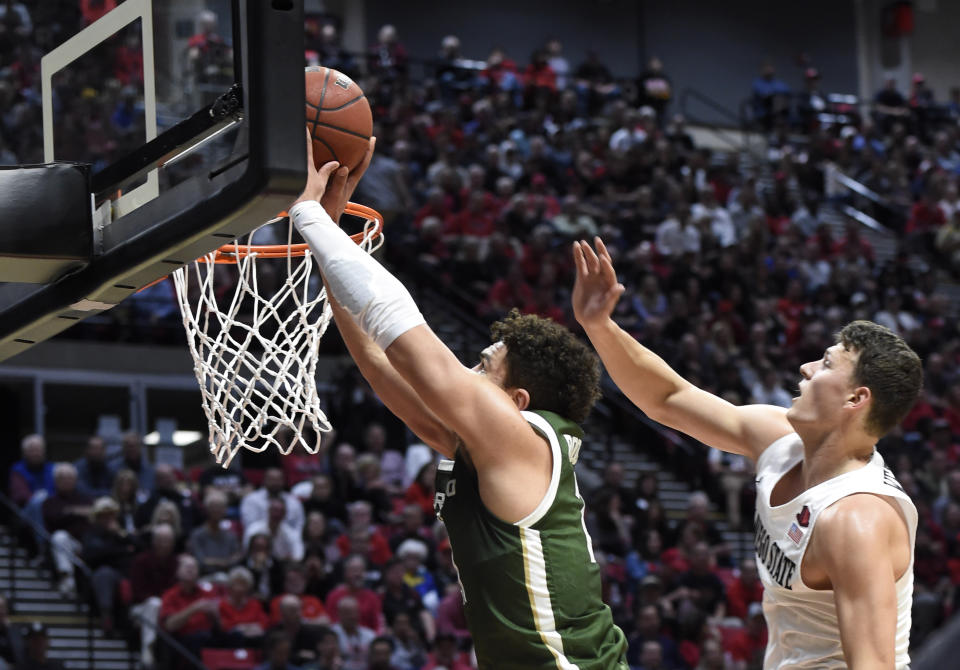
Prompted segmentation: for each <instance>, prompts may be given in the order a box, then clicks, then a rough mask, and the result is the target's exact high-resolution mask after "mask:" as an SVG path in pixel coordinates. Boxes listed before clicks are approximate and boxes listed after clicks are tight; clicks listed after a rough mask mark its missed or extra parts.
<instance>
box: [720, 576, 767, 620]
mask: <svg viewBox="0 0 960 670" xmlns="http://www.w3.org/2000/svg"><path fill="white" fill-rule="evenodd" d="M761 600H763V583H762V582H760V581H757V583H756V584H754V585H753V588H750V587H747V586H744V584H743V582H742V581H741V580H740V579H735V580H734V581H733V583H732V584H730V587H729V588H728V589H727V615H728V616H735V617H739V618H741V619H746V618H747V608H748V607H749V606H750V603H758V602H760V601H761Z"/></svg>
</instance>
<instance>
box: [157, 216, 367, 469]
mask: <svg viewBox="0 0 960 670" xmlns="http://www.w3.org/2000/svg"><path fill="white" fill-rule="evenodd" d="M278 221H280V219H274V220H272V221H269V222H267V223H266V224H264V226H267V225H270V224H273V223H276V222H278ZM376 228H377V226H376V222H375V221H373V220H368V221H367V223H366V225H365V226H364V230H363V240H362V241H361V242H360V243H359V246H360V248H361V249H363V250H364V251H366V252H367V253H373V252H374V251H376V249H378V248H379V247H380V245H381V244H383V236H382V235H379V236H377V235H376V234H375V233H376ZM254 234H255V233H254ZM292 236H293V224H292V223H290V224H289V225H288V230H287V243H288V244H289V243H290V242H291V241H292ZM244 247H245V245H244V244H240V243H237V242H234V248H236V249H238V250H244ZM215 257H216V252H215V251H214V252H211V253H209V254H207V255H206V256H204V257H203V258H200V259H198V260H196V261H194V262H193V263H191V264H189V265H187V266H185V267H182V268H180V269H179V270H177V271H176V272H174V273H173V281H174V285H175V286H176V290H177V299H178V301H179V303H180V313H181V314H182V315H183V325H184V327H185V328H186V331H187V343H188V345H189V348H190V354H191V356H193V363H194V367H193V369H194V372H195V373H196V375H197V381H198V382H199V383H200V393H201V396H202V399H203V411H204V413H205V414H206V415H207V421H208V423H209V425H210V451H211V453H213V455H214V456H215V458H216V460H217V463H219V464H220V465H222V466H223V467H224V468H226V467H229V465H230V462H231V461H232V460H233V458H234V457H235V456H236V455H237V453H238V452H239V451H240V449H248V450H250V451H256V452H260V451H263V450H264V449H266V448H267V447H268V446H269V445H271V444H272V445H274V446H276V447H277V448H278V449H279V450H280V452H281V453H283V454H289V453H290V451H291V450H292V449H293V448H294V447H295V446H296V445H297V444H301V445H303V447H304V449H306V450H307V451H308V452H309V453H311V454H315V453H317V450H318V449H319V447H320V434H321V433H324V432H326V431H329V430H330V428H331V426H330V423H329V422H328V421H327V417H326V415H325V414H324V413H323V410H321V409H320V397H319V394H318V393H317V380H316V374H317V355H318V347H319V344H320V338H321V337H322V336H323V333H324V332H325V331H326V329H327V325H328V324H329V323H330V318H331V317H332V312H331V310H330V306H329V305H328V304H327V294H326V290H325V289H324V287H323V283H322V281H321V280H320V276H319V273H316V274H314V273H313V265H314V263H313V257H312V255H311V254H310V251H309V250H307V252H306V253H305V254H304V255H303V256H302V257H297V256H291V255H290V254H289V253H288V254H287V255H286V256H285V257H283V258H272V259H268V258H261V259H260V260H259V261H258V260H257V257H258V255H257V254H256V253H250V254H247V255H242V254H238V258H237V263H236V265H233V264H221V265H214V262H213V261H214V258H215ZM258 262H259V263H260V264H261V266H260V272H259V273H258ZM271 264H272V265H273V267H272V268H266V269H265V268H264V267H263V265H271ZM284 264H285V265H286V268H285V269H286V277H285V279H284V280H283V281H282V283H280V282H278V283H279V287H278V288H277V290H276V291H275V292H274V293H273V294H272V295H261V293H260V288H261V283H263V277H261V275H265V274H269V271H270V270H276V271H280V274H281V276H282V275H283V273H282V271H281V270H282V269H283V268H282V266H283V265H284ZM216 268H221V269H219V270H217V269H216ZM233 278H236V287H235V288H231V287H230V284H229V283H227V284H226V285H224V279H227V280H228V282H229V280H232V279H233ZM218 281H219V282H220V284H219V285H218V283H217V282H218ZM264 290H268V289H266V287H264ZM305 428H306V429H312V432H313V435H315V439H313V440H308V439H307V438H306V436H305V435H304V429H305ZM284 429H289V430H291V431H292V432H293V435H294V438H293V439H292V440H290V439H288V431H287V430H284Z"/></svg>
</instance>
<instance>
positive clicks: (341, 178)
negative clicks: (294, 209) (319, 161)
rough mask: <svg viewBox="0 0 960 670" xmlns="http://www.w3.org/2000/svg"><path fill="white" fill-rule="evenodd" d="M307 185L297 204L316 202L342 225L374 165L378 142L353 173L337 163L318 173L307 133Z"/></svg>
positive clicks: (308, 133)
mask: <svg viewBox="0 0 960 670" xmlns="http://www.w3.org/2000/svg"><path fill="white" fill-rule="evenodd" d="M306 137H307V184H306V186H304V188H303V193H302V194H300V197H299V198H297V200H296V201H295V202H294V203H293V204H294V205H295V204H297V203H298V202H303V201H305V200H316V201H317V202H319V203H320V204H321V205H323V208H324V209H325V210H327V214H329V215H330V218H331V219H333V220H334V221H336V222H337V223H339V222H340V215H342V214H343V210H344V209H345V208H346V206H347V203H348V202H349V201H350V196H352V195H353V192H354V191H355V190H356V188H357V184H358V183H360V179H361V178H362V177H363V173H364V172H366V171H367V167H369V165H370V161H371V159H372V158H373V149H374V147H375V146H376V143H377V138H375V137H371V138H370V146H369V147H367V153H366V154H365V155H364V157H363V160H362V161H361V162H360V165H358V166H357V167H356V169H355V170H353V172H351V171H350V170H348V169H347V167H346V166H345V165H344V166H341V165H340V163H338V162H337V161H329V162H327V163H324V164H323V165H321V166H320V169H317V168H316V167H315V166H314V164H313V141H312V140H311V138H310V132H309V131H307V136H306Z"/></svg>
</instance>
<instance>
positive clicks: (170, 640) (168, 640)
mask: <svg viewBox="0 0 960 670" xmlns="http://www.w3.org/2000/svg"><path fill="white" fill-rule="evenodd" d="M0 504H2V505H3V506H4V507H6V508H7V509H9V510H10V511H11V512H13V518H14V520H15V522H17V523H18V524H20V525H26V526H29V527H30V529H31V530H32V531H33V532H34V533H36V534H37V536H39V537H40V538H42V539H43V540H44V541H45V542H46V543H47V545H48V546H52V537H51V535H50V533H48V532H47V529H46V528H44V527H43V526H41V525H39V524H38V523H37V522H36V521H34V520H33V519H31V518H30V517H28V516H26V515H25V514H24V513H23V510H22V509H20V506H19V505H17V504H16V503H15V502H13V501H12V500H11V499H10V498H8V497H7V496H6V494H4V493H3V492H2V491H0ZM14 532H16V530H15V531H14ZM11 549H12V547H11ZM13 558H14V555H13V551H12V550H11V552H10V555H9V562H8V565H7V572H8V573H9V574H10V576H11V585H12V589H13V590H12V592H11V595H12V597H13V600H14V601H16V580H15V579H12V577H13V574H14V572H15V569H14V565H13ZM67 558H68V559H69V560H70V563H71V564H72V565H73V567H74V568H76V569H77V570H79V571H80V572H81V573H83V576H84V577H86V578H87V582H88V583H93V571H92V570H91V569H90V566H89V565H87V564H86V563H85V562H84V561H83V559H81V558H80V557H79V556H77V555H76V554H75V553H73V552H72V551H69V552H67ZM136 618H137V620H138V621H140V622H141V623H144V624H146V625H147V626H149V627H150V628H153V630H154V632H155V633H156V635H157V638H159V639H162V640H163V642H164V643H165V644H168V645H170V647H171V648H172V649H173V650H174V651H176V652H177V653H178V654H179V655H180V656H181V657H183V658H185V659H186V660H187V661H188V662H189V663H190V665H191V666H193V667H194V668H196V670H206V666H205V665H204V664H203V662H202V661H201V660H200V659H199V658H197V657H196V656H195V655H194V654H193V652H191V651H190V650H189V649H187V648H186V647H184V646H183V644H181V643H180V641H179V640H177V639H176V638H174V637H173V636H172V635H170V633H168V632H167V631H166V630H164V629H163V627H161V626H158V625H156V624H154V623H153V622H152V621H147V620H145V619H143V618H142V617H139V616H137V617H136ZM87 631H88V633H89V636H88V638H87V639H88V644H87V652H88V660H89V664H90V667H91V668H93V667H95V666H94V658H93V617H91V616H88V617H87Z"/></svg>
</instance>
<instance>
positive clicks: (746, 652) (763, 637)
mask: <svg viewBox="0 0 960 670" xmlns="http://www.w3.org/2000/svg"><path fill="white" fill-rule="evenodd" d="M766 648H767V629H766V627H764V628H763V629H762V630H761V631H760V634H759V635H751V634H750V630H749V629H747V628H742V629H741V630H738V631H736V632H735V633H733V635H731V637H730V641H729V642H728V643H727V645H726V651H729V652H730V655H731V656H733V659H734V660H735V661H747V662H748V663H749V662H751V661H752V660H754V659H756V658H759V659H761V660H762V659H763V654H764V651H765V650H766Z"/></svg>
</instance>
